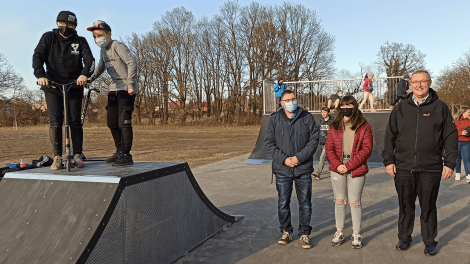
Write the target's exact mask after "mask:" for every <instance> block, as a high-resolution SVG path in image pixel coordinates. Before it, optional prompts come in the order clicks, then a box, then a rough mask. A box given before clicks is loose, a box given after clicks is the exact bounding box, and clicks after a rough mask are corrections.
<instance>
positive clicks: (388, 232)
mask: <svg viewBox="0 0 470 264" xmlns="http://www.w3.org/2000/svg"><path fill="white" fill-rule="evenodd" d="M248 156H249V155H243V156H238V157H235V158H231V159H228V160H224V161H219V162H216V163H213V164H209V165H204V166H201V167H198V168H194V169H192V171H193V174H194V176H195V177H196V179H197V181H198V183H199V185H200V186H201V188H202V190H203V191H204V193H205V194H206V195H207V197H208V198H209V199H210V200H211V201H212V203H214V204H215V205H216V206H217V207H218V208H220V209H221V210H222V211H224V212H226V213H229V214H232V215H244V216H245V218H244V219H242V220H240V221H238V222H236V223H234V224H232V225H231V226H229V229H228V230H226V231H222V232H220V233H218V234H216V235H215V236H214V237H212V238H211V239H209V240H207V241H206V242H205V243H203V244H202V245H200V246H199V247H197V248H196V249H194V250H192V251H191V252H189V253H188V254H187V255H186V256H184V257H182V258H180V259H179V260H178V261H176V263H180V264H182V263H381V264H385V263H470V255H469V248H470V229H469V226H470V213H469V212H470V196H469V194H470V192H469V190H470V184H468V183H466V182H465V180H462V181H455V180H454V178H451V179H448V180H445V181H442V182H441V187H440V193H439V198H438V221H439V224H438V236H437V240H438V241H439V244H438V246H437V249H438V252H439V253H438V254H437V255H436V256H434V257H429V256H425V255H424V254H423V250H424V244H423V243H422V238H421V235H420V233H421V232H420V224H419V214H420V210H419V205H418V202H417V210H416V218H415V228H414V232H413V243H412V246H411V248H410V249H409V250H408V251H406V252H398V251H396V250H395V245H396V243H397V242H398V238H397V232H398V231H397V219H398V199H397V194H396V191H395V187H394V183H393V179H392V177H390V176H389V175H388V174H386V172H385V168H373V169H371V171H370V172H369V174H368V175H367V179H366V184H365V188H364V193H363V198H362V207H363V211H362V212H363V213H362V218H363V222H362V232H361V233H362V236H363V245H364V247H363V248H362V249H359V250H353V249H351V246H350V244H351V240H350V236H351V234H352V229H351V221H350V214H349V208H348V210H347V216H346V219H349V220H347V221H346V226H345V236H346V243H345V244H343V245H342V246H340V247H332V246H330V244H329V243H330V240H331V238H332V235H333V234H334V232H335V230H336V229H335V220H334V203H333V191H332V189H331V183H330V178H328V175H329V171H328V170H326V171H324V172H323V173H322V175H321V180H319V181H317V180H314V181H313V195H312V203H313V213H312V219H311V225H312V226H313V230H312V234H311V235H310V239H311V242H312V243H313V248H312V249H308V250H306V249H302V248H301V247H300V244H299V240H298V237H297V235H296V233H294V236H293V238H294V240H293V241H292V242H291V243H290V244H288V245H286V246H281V245H278V244H277V240H278V239H279V237H280V232H279V229H278V226H279V223H278V219H277V209H276V208H277V192H276V188H275V184H270V182H271V165H253V164H244V161H245V160H246V159H247V158H248ZM291 208H292V209H291V210H292V221H293V222H292V225H293V226H294V228H296V227H297V226H298V203H297V199H296V198H295V191H294V193H293V197H292V203H291Z"/></svg>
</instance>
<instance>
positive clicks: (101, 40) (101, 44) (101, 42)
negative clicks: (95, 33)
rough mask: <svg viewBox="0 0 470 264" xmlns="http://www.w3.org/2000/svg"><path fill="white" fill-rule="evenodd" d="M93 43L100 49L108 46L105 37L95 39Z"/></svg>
mask: <svg viewBox="0 0 470 264" xmlns="http://www.w3.org/2000/svg"><path fill="white" fill-rule="evenodd" d="M95 43H96V45H98V47H100V48H106V47H107V46H108V41H107V40H106V38H105V37H102V38H95Z"/></svg>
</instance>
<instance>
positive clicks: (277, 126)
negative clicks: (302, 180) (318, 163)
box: [264, 107, 318, 176]
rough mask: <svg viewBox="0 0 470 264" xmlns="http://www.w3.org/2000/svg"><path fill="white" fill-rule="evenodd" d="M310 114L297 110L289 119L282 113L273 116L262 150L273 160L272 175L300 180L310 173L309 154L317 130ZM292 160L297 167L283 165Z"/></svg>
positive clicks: (311, 169) (311, 156)
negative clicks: (287, 159) (290, 158)
mask: <svg viewBox="0 0 470 264" xmlns="http://www.w3.org/2000/svg"><path fill="white" fill-rule="evenodd" d="M315 127H316V123H315V119H314V118H313V116H312V114H310V113H309V112H307V111H304V110H303V109H302V108H300V107H299V108H297V113H296V116H295V118H293V119H289V118H288V117H287V115H286V114H285V112H284V110H283V109H280V110H279V111H277V112H275V113H273V114H272V115H271V118H270V119H269V123H268V127H267V128H266V134H265V137H264V146H265V147H266V150H267V151H268V152H269V153H270V154H271V155H272V157H273V172H274V174H276V175H282V176H300V175H303V174H306V173H312V172H313V154H314V153H315V151H316V150H317V146H318V130H316V129H315ZM293 156H296V157H297V159H298V160H299V165H297V166H296V167H294V168H291V167H288V166H286V165H284V160H285V159H286V158H288V157H293Z"/></svg>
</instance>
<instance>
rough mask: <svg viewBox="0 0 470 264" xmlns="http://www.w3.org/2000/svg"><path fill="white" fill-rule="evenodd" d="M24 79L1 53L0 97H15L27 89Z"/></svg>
mask: <svg viewBox="0 0 470 264" xmlns="http://www.w3.org/2000/svg"><path fill="white" fill-rule="evenodd" d="M25 89H26V88H25V85H24V80H23V77H21V76H20V75H19V74H18V73H17V72H16V71H15V70H14V68H13V66H12V65H11V64H10V63H9V62H8V59H7V58H6V56H5V55H4V54H3V53H0V97H3V98H7V99H13V98H15V97H17V96H19V95H20V94H21V92H23V91H24V90H25Z"/></svg>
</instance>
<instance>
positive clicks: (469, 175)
mask: <svg viewBox="0 0 470 264" xmlns="http://www.w3.org/2000/svg"><path fill="white" fill-rule="evenodd" d="M467 182H468V183H470V174H468V175H467Z"/></svg>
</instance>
